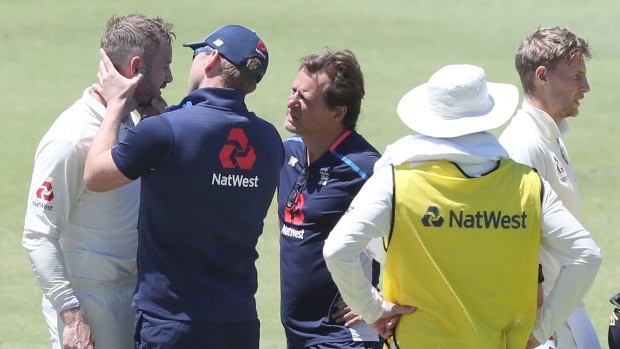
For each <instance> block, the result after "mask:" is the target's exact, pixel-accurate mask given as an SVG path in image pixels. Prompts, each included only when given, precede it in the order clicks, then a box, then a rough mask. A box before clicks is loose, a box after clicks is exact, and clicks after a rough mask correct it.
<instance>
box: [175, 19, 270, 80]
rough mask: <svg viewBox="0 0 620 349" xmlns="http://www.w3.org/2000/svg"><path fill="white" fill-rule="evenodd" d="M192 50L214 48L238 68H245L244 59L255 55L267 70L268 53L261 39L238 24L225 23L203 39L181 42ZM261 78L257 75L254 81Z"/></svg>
mask: <svg viewBox="0 0 620 349" xmlns="http://www.w3.org/2000/svg"><path fill="white" fill-rule="evenodd" d="M183 46H185V47H189V48H191V49H192V50H196V49H198V48H201V47H205V46H209V47H211V48H213V49H216V50H217V51H218V52H219V53H220V55H222V56H223V57H224V58H226V59H227V60H228V61H230V62H231V63H232V64H234V65H235V66H236V67H237V68H239V69H246V66H245V64H246V61H247V60H248V59H250V58H253V57H256V58H258V59H260V60H261V62H262V63H263V65H264V66H265V71H267V65H268V64H269V53H268V52H267V47H266V46H265V44H264V43H263V41H262V40H261V39H260V38H259V37H258V35H256V32H254V31H253V30H250V29H248V28H246V27H243V26H240V25H233V24H231V25H225V26H223V27H221V28H219V29H218V30H216V31H214V32H213V33H211V34H210V35H209V36H207V38H206V39H204V40H203V41H198V42H188V43H185V44H183ZM262 78H263V76H262V74H261V75H259V76H257V78H256V82H259V81H260V80H261V79H262Z"/></svg>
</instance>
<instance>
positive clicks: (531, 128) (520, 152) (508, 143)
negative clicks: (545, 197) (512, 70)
mask: <svg viewBox="0 0 620 349" xmlns="http://www.w3.org/2000/svg"><path fill="white" fill-rule="evenodd" d="M566 132H568V123H567V122H566V120H562V122H560V125H559V126H558V125H557V124H556V123H555V121H553V119H552V118H551V116H549V115H548V114H547V113H545V112H544V111H542V110H540V109H538V108H535V107H533V106H532V105H530V104H529V103H528V102H527V101H525V100H524V101H523V104H522V106H521V109H520V110H519V111H518V112H517V114H516V115H515V116H514V117H513V118H512V120H511V121H510V124H508V126H507V127H506V129H505V130H504V132H503V133H502V135H501V137H500V138H499V142H500V144H501V145H502V146H503V147H504V148H505V149H506V150H507V151H508V154H509V155H510V158H511V159H513V160H514V161H516V162H519V163H522V164H526V165H529V166H531V167H534V168H535V169H536V171H538V173H539V174H540V175H541V176H542V177H543V178H544V179H546V180H547V182H549V184H551V187H552V188H553V190H555V192H556V193H557V194H558V196H559V197H560V199H561V200H562V201H563V202H564V206H566V208H568V210H569V211H570V212H571V213H572V214H573V215H574V216H575V217H577V218H579V216H580V213H581V202H580V199H579V197H580V195H579V188H578V187H577V180H576V178H575V173H574V172H573V167H572V166H571V163H570V159H569V158H568V152H567V151H566V148H565V147H564V142H562V138H561V137H562V135H563V134H565V133H566ZM545 277H546V275H545Z"/></svg>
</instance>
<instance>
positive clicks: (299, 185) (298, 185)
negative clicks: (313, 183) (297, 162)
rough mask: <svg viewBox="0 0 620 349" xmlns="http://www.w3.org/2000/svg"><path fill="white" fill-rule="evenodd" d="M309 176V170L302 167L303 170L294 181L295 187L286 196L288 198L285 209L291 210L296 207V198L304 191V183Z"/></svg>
mask: <svg viewBox="0 0 620 349" xmlns="http://www.w3.org/2000/svg"><path fill="white" fill-rule="evenodd" d="M309 175H310V170H308V168H307V167H304V169H303V170H301V172H300V173H299V175H298V176H297V180H295V185H294V186H293V189H291V192H290V193H289V194H288V198H287V200H286V207H288V208H292V207H293V206H296V205H297V198H298V197H299V194H300V193H301V192H302V191H303V190H304V187H305V186H306V182H307V181H308V176H309Z"/></svg>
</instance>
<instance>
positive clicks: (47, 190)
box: [36, 178, 54, 202]
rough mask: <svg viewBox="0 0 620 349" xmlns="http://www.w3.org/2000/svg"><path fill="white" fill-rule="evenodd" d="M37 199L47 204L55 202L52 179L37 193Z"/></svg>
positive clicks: (42, 185) (47, 180)
mask: <svg viewBox="0 0 620 349" xmlns="http://www.w3.org/2000/svg"><path fill="white" fill-rule="evenodd" d="M36 196H37V199H40V200H43V201H45V202H50V201H52V200H54V192H53V191H52V179H51V178H48V179H46V180H45V182H43V184H41V186H40V187H39V189H37V192H36Z"/></svg>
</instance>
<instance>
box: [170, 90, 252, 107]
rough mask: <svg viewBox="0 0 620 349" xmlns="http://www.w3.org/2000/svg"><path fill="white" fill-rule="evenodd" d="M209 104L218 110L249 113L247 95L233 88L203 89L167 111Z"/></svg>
mask: <svg viewBox="0 0 620 349" xmlns="http://www.w3.org/2000/svg"><path fill="white" fill-rule="evenodd" d="M199 104H208V105H209V106H212V107H216V108H223V109H229V110H234V111H238V112H247V107H246V105H245V93H244V92H243V91H241V90H237V89H232V88H201V89H198V90H196V91H193V92H192V93H190V94H189V95H187V96H186V97H185V98H183V100H182V101H181V103H179V104H178V105H175V106H170V107H169V108H168V110H167V111H172V110H176V109H181V108H189V107H191V106H194V105H199Z"/></svg>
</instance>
